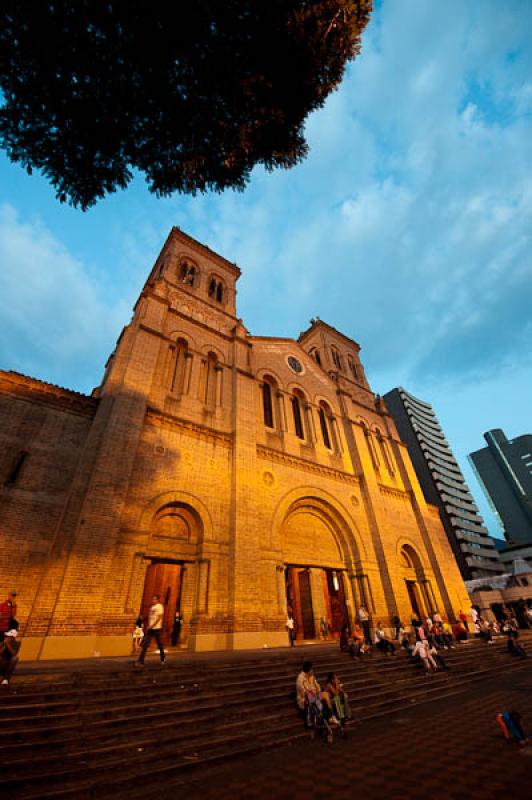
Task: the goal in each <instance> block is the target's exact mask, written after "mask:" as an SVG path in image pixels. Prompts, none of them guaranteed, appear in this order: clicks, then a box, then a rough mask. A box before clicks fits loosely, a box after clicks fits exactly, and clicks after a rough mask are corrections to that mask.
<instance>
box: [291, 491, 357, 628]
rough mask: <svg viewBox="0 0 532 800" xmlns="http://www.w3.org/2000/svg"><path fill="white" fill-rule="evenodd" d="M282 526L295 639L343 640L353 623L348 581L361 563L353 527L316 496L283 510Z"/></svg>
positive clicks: (299, 499) (303, 498)
mask: <svg viewBox="0 0 532 800" xmlns="http://www.w3.org/2000/svg"><path fill="white" fill-rule="evenodd" d="M284 506H285V507H284V509H283V514H282V517H281V520H280V524H279V545H280V550H281V552H282V559H283V565H284V577H285V587H284V589H285V592H286V604H287V611H288V613H291V614H292V615H293V617H294V620H295V623H296V638H297V639H299V640H306V639H317V638H320V636H321V637H323V636H324V635H327V636H328V637H329V636H332V637H334V638H337V637H339V635H340V631H341V629H342V627H343V626H344V625H346V624H349V623H350V607H351V612H352V606H353V598H352V590H351V585H350V579H349V576H350V575H352V573H353V566H354V564H355V563H359V561H360V559H359V551H358V547H357V543H356V541H355V536H354V535H353V530H352V527H351V526H350V525H349V524H348V523H347V521H346V517H345V516H344V515H342V514H341V513H340V512H339V511H338V509H336V508H335V507H334V506H333V505H332V504H331V503H329V502H328V501H327V500H324V499H323V498H320V497H317V496H316V495H315V493H313V494H312V495H306V496H299V497H297V498H296V499H293V500H292V501H291V502H289V503H285V504H284Z"/></svg>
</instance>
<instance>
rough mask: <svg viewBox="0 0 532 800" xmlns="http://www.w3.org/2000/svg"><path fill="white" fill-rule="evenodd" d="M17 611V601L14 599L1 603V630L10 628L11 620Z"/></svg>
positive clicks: (3, 631)
mask: <svg viewBox="0 0 532 800" xmlns="http://www.w3.org/2000/svg"><path fill="white" fill-rule="evenodd" d="M16 613H17V606H16V603H13V601H12V600H4V602H3V603H0V631H1V632H2V633H5V632H6V631H8V630H9V628H10V624H9V623H10V621H11V619H12V618H13V617H14V616H15V614H16Z"/></svg>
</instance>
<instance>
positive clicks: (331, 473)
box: [257, 444, 360, 485]
mask: <svg viewBox="0 0 532 800" xmlns="http://www.w3.org/2000/svg"><path fill="white" fill-rule="evenodd" d="M257 457H258V458H262V459H263V460H265V461H276V462H277V463H278V464H286V465H288V466H290V467H296V468H297V469H303V470H306V472H314V473H315V474H317V475H325V476H327V477H328V478H332V479H333V480H337V481H342V482H343V483H351V484H355V485H358V484H359V483H360V479H359V478H357V476H356V475H350V474H349V473H348V472H343V471H342V470H340V469H334V467H326V466H325V465H323V464H316V462H314V461H307V459H305V458H299V457H298V456H291V455H288V454H287V453H282V452H280V451H279V450H273V449H272V448H271V447H265V446H264V445H262V444H258V445H257Z"/></svg>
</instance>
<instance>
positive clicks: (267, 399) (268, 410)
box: [262, 381, 273, 428]
mask: <svg viewBox="0 0 532 800" xmlns="http://www.w3.org/2000/svg"><path fill="white" fill-rule="evenodd" d="M262 413H263V415H264V424H265V425H266V427H267V428H273V403H272V387H271V385H270V384H269V383H268V381H264V383H263V384H262Z"/></svg>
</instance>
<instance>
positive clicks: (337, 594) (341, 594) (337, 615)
mask: <svg viewBox="0 0 532 800" xmlns="http://www.w3.org/2000/svg"><path fill="white" fill-rule="evenodd" d="M324 589H325V592H326V598H325V607H326V609H327V612H328V619H327V621H328V623H329V628H330V631H331V633H332V635H333V636H334V637H335V638H336V639H338V638H339V636H340V633H341V631H342V628H343V627H344V626H345V625H347V623H348V615H347V605H346V602H345V590H344V580H343V575H342V573H341V572H340V571H338V570H332V569H327V570H325V581H324Z"/></svg>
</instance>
